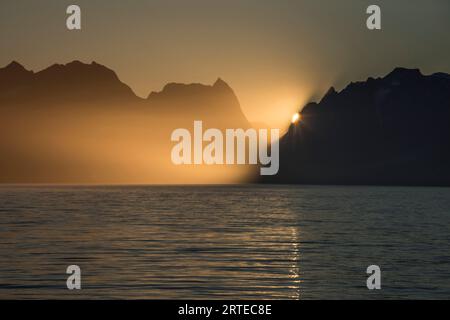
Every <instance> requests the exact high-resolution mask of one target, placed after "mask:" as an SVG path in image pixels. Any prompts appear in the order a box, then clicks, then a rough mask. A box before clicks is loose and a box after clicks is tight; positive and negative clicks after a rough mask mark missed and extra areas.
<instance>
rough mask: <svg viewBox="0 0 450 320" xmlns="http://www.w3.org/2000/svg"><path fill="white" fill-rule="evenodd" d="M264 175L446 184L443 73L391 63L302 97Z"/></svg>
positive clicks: (446, 82)
mask: <svg viewBox="0 0 450 320" xmlns="http://www.w3.org/2000/svg"><path fill="white" fill-rule="evenodd" d="M300 113H301V115H302V117H301V118H302V120H301V121H300V122H299V123H297V124H291V126H290V128H289V130H288V132H287V133H286V135H285V136H283V137H282V138H281V140H280V171H279V175H278V176H276V177H264V178H262V179H261V180H262V181H263V182H268V183H301V184H344V185H345V184H357V185H358V184H369V185H372V184H373V185H440V186H450V165H448V163H449V162H450V152H449V150H450V75H448V74H444V73H438V74H437V75H436V74H432V75H423V74H422V73H421V71H420V70H419V69H407V68H395V69H394V70H393V71H391V72H390V73H388V74H387V75H386V76H384V77H380V78H376V79H374V78H370V77H369V78H368V79H367V80H366V81H359V82H351V83H349V84H348V85H347V86H346V87H345V88H344V89H342V90H341V91H339V92H336V91H335V90H334V88H330V90H329V91H328V92H327V94H325V96H324V97H323V98H322V99H321V100H320V102H318V103H315V102H312V103H308V104H307V105H306V106H305V107H304V108H303V109H302V110H301V111H300Z"/></svg>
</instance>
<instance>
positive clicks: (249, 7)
mask: <svg viewBox="0 0 450 320" xmlns="http://www.w3.org/2000/svg"><path fill="white" fill-rule="evenodd" d="M69 4H78V5H79V6H80V7H81V9H82V30H81V31H68V30H67V29H66V27H65V19H66V17H67V15H66V13H65V10H66V7H67V6H68V5H69ZM370 4H378V5H380V6H381V9H382V30H381V31H369V30H368V29H367V28H366V23H365V22H366V17H367V15H366V14H365V10H366V8H367V6H368V5H370ZM449 17H450V2H449V1H448V0H431V1H422V0H396V1H366V0H348V1H336V0H311V1H306V0H305V1H301V0H297V1H294V0H277V1H264V0H240V1H237V0H226V1H225V0H224V1H221V0H215V1H211V0H152V1H145V0H139V1H138V0H131V1H119V0H107V1H106V0H104V1H102V0H70V1H66V0H61V1H51V0H41V1H32V0H14V1H12V0H11V1H1V3H0V43H1V46H2V50H0V65H6V64H8V63H9V62H10V61H11V60H17V61H19V62H20V63H22V64H23V65H24V66H25V67H27V68H29V69H32V70H35V71H38V70H40V69H42V68H45V67H47V66H49V65H51V64H53V63H67V62H69V61H72V60H75V59H76V60H81V61H83V62H91V61H97V62H99V63H101V64H104V65H106V66H108V67H109V68H111V69H113V70H115V71H116V72H117V74H118V75H119V77H120V79H121V80H122V81H124V82H125V83H127V84H128V85H129V86H130V87H132V88H133V90H134V91H135V93H136V94H138V95H139V96H142V97H146V96H147V95H148V94H149V93H150V92H151V91H160V90H161V89H162V87H163V86H164V85H165V84H166V83H168V82H183V83H191V82H200V83H205V84H212V83H213V82H214V81H215V80H216V78H218V77H221V78H222V79H224V80H225V81H226V82H227V83H228V84H229V85H230V86H231V87H232V88H233V89H234V90H235V92H236V94H237V96H238V98H239V100H240V102H241V105H242V108H243V110H244V112H245V114H246V116H247V118H248V119H249V120H250V121H252V122H263V123H266V124H268V125H270V126H273V127H281V128H282V127H283V126H286V125H288V124H289V122H290V119H291V116H292V114H293V113H294V112H295V111H297V110H298V109H299V108H300V107H302V106H303V105H304V103H305V102H307V101H308V100H311V99H315V100H317V99H319V98H320V96H321V95H322V94H323V93H324V92H325V91H326V90H327V89H328V87H329V86H331V85H334V86H335V87H336V88H337V89H341V88H342V87H343V86H345V85H346V84H347V83H348V82H350V81H356V80H365V79H366V78H367V77H369V76H382V75H384V74H386V73H388V72H389V71H391V70H392V69H393V68H394V67H396V66H404V67H418V68H420V69H421V70H422V72H424V73H432V72H437V71H444V72H450V62H449V59H448V57H449V56H450V40H449V39H450V38H449V36H448V31H449V30H450V19H449Z"/></svg>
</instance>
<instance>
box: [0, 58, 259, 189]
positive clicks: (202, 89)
mask: <svg viewBox="0 0 450 320" xmlns="http://www.w3.org/2000/svg"><path fill="white" fill-rule="evenodd" d="M194 120H202V121H203V125H204V128H208V127H210V128H219V129H221V128H249V127H251V126H250V124H249V123H248V121H247V119H246V118H245V116H244V114H243V113H242V110H241V108H240V105H239V101H238V99H237V97H236V95H235V94H234V92H233V90H232V89H231V87H230V86H228V84H227V83H226V82H224V81H223V80H221V79H218V80H217V81H216V82H215V83H214V84H213V85H202V84H178V83H169V84H167V85H166V86H165V87H164V88H163V89H162V91H160V92H152V93H151V94H150V95H149V96H148V97H147V98H145V99H144V98H140V97H138V96H136V95H135V94H134V93H133V91H132V90H131V88H130V87H129V86H127V85H126V84H124V83H123V82H121V81H120V79H119V78H118V76H117V75H116V73H115V72H114V71H113V70H111V69H108V68H107V67H105V66H103V65H100V64H98V63H96V62H92V63H90V64H85V63H82V62H80V61H73V62H70V63H67V64H65V65H61V64H55V65H52V66H50V67H48V68H46V69H44V70H42V71H39V72H33V71H30V70H26V69H25V68H24V67H23V66H22V65H20V64H19V63H17V62H12V63H10V64H9V65H7V66H6V67H4V68H1V69H0V154H1V155H2V157H1V159H0V183H166V182H169V183H189V182H192V180H195V182H198V183H202V182H205V183H206V182H209V181H210V179H212V180H214V179H218V180H217V181H221V180H220V179H221V178H224V177H225V178H226V179H228V178H230V179H231V180H227V181H236V179H237V178H236V177H237V175H236V174H234V171H236V170H235V169H233V168H228V169H225V170H223V172H222V171H214V170H213V168H203V167H202V168H198V167H197V168H187V167H186V166H177V167H176V166H174V165H173V164H172V162H171V158H170V155H171V148H172V147H173V145H174V142H172V141H171V140H170V137H171V133H172V131H173V130H174V129H177V128H187V129H191V131H192V126H193V122H194ZM216 170H218V169H216ZM238 171H242V169H239V170H238ZM206 173H208V174H206ZM239 175H241V172H239ZM227 176H228V178H227ZM202 179H203V180H202Z"/></svg>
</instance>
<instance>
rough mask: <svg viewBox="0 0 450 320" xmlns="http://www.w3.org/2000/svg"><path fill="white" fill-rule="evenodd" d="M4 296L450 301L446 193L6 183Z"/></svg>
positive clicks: (0, 226)
mask: <svg viewBox="0 0 450 320" xmlns="http://www.w3.org/2000/svg"><path fill="white" fill-rule="evenodd" d="M72 264H76V265H78V266H80V268H81V272H82V289H81V290H78V291H77V290H72V291H69V290H67V288H66V279H67V276H68V275H66V268H67V266H69V265H72ZM372 264H375V265H379V266H380V268H381V271H382V276H381V284H382V289H381V290H376V291H369V290H368V289H367V287H366V278H367V276H368V275H367V274H366V268H367V267H368V266H369V265H372ZM0 298H3V299H4V298H8V299H14V298H32V299H35V298H56V299H65V298H92V299H94V298H139V299H171V298H175V299H179V298H180V299H181V298H187V299H191V298H192V299H198V298H200V299H201V298H205V299H206V298H208V299H214V298H230V299H231V298H243V299H246V298H256V299H260V298H264V299H265V298H267V299H318V298H325V299H338V298H343V299H348V298H357V299H374V298H402V299H403V298H450V188H403V187H334V186H330V187H323V186H258V185H242V186H195V187H192V186H136V187H132V186H127V187H119V186H111V187H49V186H39V187H25V186H14V187H12V186H3V187H0Z"/></svg>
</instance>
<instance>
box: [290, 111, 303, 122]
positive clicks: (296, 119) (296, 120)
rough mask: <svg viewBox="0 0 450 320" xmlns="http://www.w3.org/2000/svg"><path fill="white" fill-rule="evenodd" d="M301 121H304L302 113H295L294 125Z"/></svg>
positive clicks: (293, 117)
mask: <svg viewBox="0 0 450 320" xmlns="http://www.w3.org/2000/svg"><path fill="white" fill-rule="evenodd" d="M300 120H302V116H301V114H300V113H298V112H297V113H294V115H293V116H292V123H297V122H299V121H300Z"/></svg>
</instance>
